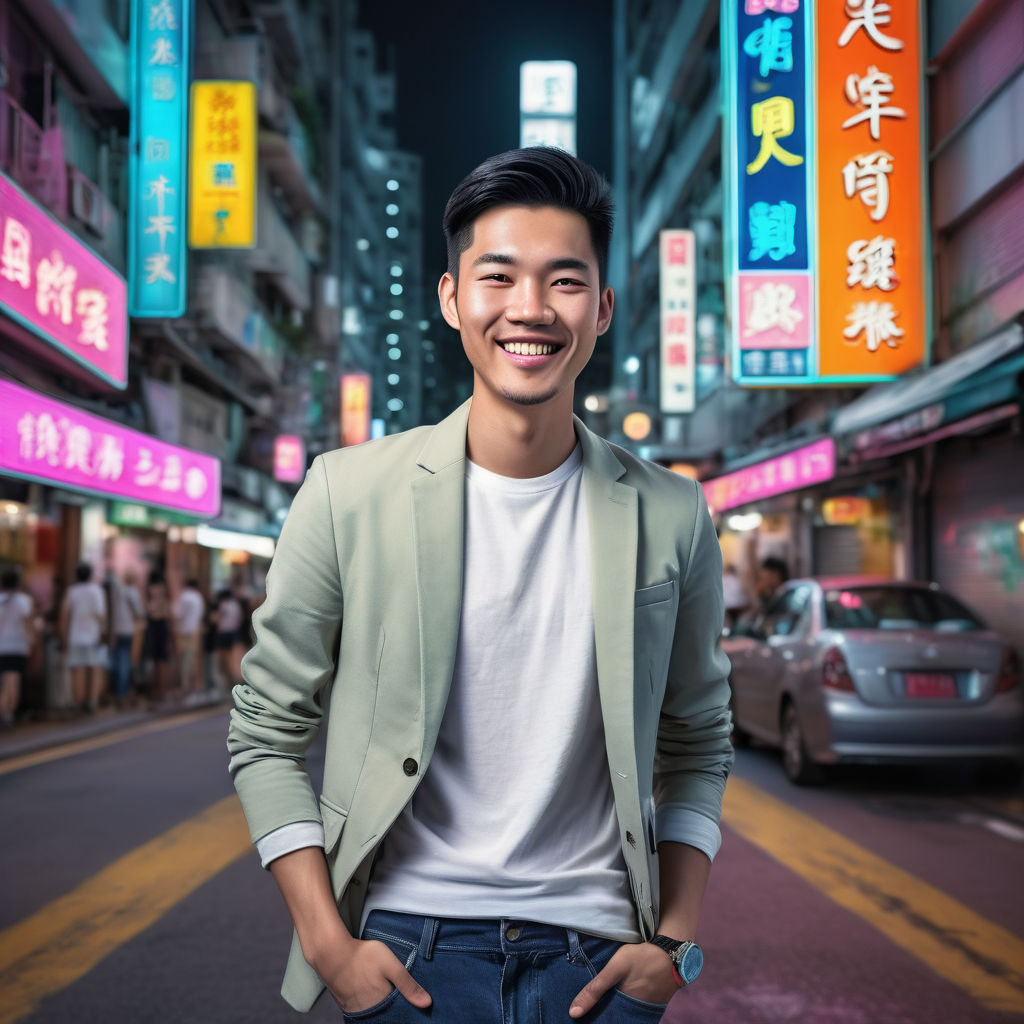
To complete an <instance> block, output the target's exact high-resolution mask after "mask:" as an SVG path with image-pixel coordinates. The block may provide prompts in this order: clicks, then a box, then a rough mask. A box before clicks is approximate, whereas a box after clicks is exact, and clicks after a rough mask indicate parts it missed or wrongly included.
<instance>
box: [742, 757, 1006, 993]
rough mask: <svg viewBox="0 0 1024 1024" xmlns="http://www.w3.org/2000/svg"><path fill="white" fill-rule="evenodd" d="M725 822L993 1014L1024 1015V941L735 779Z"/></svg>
mask: <svg viewBox="0 0 1024 1024" xmlns="http://www.w3.org/2000/svg"><path fill="white" fill-rule="evenodd" d="M723 820H724V823H725V824H726V825H728V826H729V827H730V828H731V829H733V830H734V831H736V832H738V833H739V834H740V835H742V836H743V837H744V838H745V839H747V840H749V841H750V842H751V843H753V844H754V845H755V846H758V847H760V848H761V849H762V850H764V851H765V852H766V853H768V854H769V855H770V856H772V857H773V858H774V859H775V860H777V861H779V863H781V864H784V865H785V866H786V867H788V868H790V869H791V870H792V871H795V872H796V873H797V874H798V875H800V876H801V877H802V878H804V879H806V880H807V881H808V882H810V883H811V884H812V885H813V886H814V887H815V888H817V889H819V890H821V892H823V893H824V894H825V895H826V896H828V897H829V898H830V899H832V900H834V901H835V902H836V903H838V904H839V905H840V906H842V907H845V908H846V909H847V910H850V911H852V912H853V913H855V914H857V915H858V916H859V917H862V918H863V919H864V920H865V921H867V922H868V923H869V924H872V925H874V926H875V927H876V928H878V929H879V931H881V932H883V933H884V934H885V935H886V936H887V937H888V938H889V939H891V940H892V941H893V942H894V943H896V945H898V946H901V947H902V948H903V949H905V950H906V951H907V952H908V953H911V954H912V955H913V956H915V957H917V958H918V959H919V960H921V961H923V962H924V963H925V964H927V965H928V966H929V967H930V968H931V969H932V970H934V971H936V972H937V973H938V974H940V975H942V976H943V977H944V978H946V979H947V980H949V981H951V982H953V984H955V985H959V986H960V987H961V988H962V989H965V990H966V991H967V992H968V993H969V994H970V995H971V996H972V997H973V998H974V999H976V1000H977V1001H978V1002H979V1003H982V1004H983V1005H984V1006H987V1007H989V1008H990V1009H993V1010H1003V1011H1009V1012H1016V1013H1024V941H1022V940H1021V939H1019V938H1018V937H1017V936H1016V935H1013V934H1011V933H1010V932H1008V931H1006V929H1004V928H1000V927H999V926H998V925H996V924H993V923H992V922H991V921H988V920H986V919H985V918H983V917H981V916H980V915H979V914H976V913H974V911H973V910H971V909H970V908H969V907H966V906H964V905H963V904H962V903H960V902H958V901H957V900H955V899H953V898H952V897H950V896H947V895H946V893H944V892H942V891H941V890H939V889H936V888H934V887H933V886H931V885H928V883H927V882H923V881H921V879H919V878H916V877H915V876H914V875H912V874H909V873H908V872H906V871H903V870H901V869H900V868H898V867H896V866H895V865H893V864H890V863H889V862H888V861H885V860H883V859H882V858H881V857H877V856H875V854H873V853H871V852H869V851H868V850H866V849H864V848H863V847H862V846H858V845H857V844H856V843H854V842H851V841H850V840H849V839H846V838H845V837H844V836H842V835H840V834H839V833H838V832H835V831H833V830H832V829H830V828H827V827H826V826H824V825H820V824H818V822H816V821H815V820H814V819H813V818H811V817H810V816H808V815H806V814H804V813H803V812H801V811H797V810H795V809H794V808H792V807H790V806H788V805H787V804H785V803H783V802H782V801H779V800H776V799H774V797H771V796H769V795H768V794H767V793H765V792H764V791H762V790H760V789H758V788H757V787H756V786H753V785H751V784H750V783H748V782H744V781H743V780H742V779H738V778H736V777H735V776H734V777H733V778H731V779H730V780H729V785H728V786H727V787H726V792H725V808H724V818H723Z"/></svg>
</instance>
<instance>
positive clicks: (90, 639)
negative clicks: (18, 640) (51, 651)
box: [60, 562, 107, 712]
mask: <svg viewBox="0 0 1024 1024" xmlns="http://www.w3.org/2000/svg"><path fill="white" fill-rule="evenodd" d="M75 581H76V582H75V583H74V584H73V585H72V586H70V587H68V592H67V593H66V594H65V595H64V604H63V605H62V607H61V617H60V627H61V628H60V631H61V636H62V637H63V638H64V644H65V647H66V651H67V665H68V668H69V669H70V670H71V694H72V697H73V698H74V702H75V704H76V705H78V707H80V708H81V709H82V710H83V711H87V712H92V711H95V710H96V708H97V707H99V703H100V697H101V696H102V694H103V687H104V684H105V683H106V676H107V643H106V637H107V595H106V594H105V593H104V591H103V588H102V587H101V586H100V585H99V584H98V583H93V582H92V566H91V565H89V564H88V563H87V562H83V563H82V564H81V565H80V566H78V568H77V569H75Z"/></svg>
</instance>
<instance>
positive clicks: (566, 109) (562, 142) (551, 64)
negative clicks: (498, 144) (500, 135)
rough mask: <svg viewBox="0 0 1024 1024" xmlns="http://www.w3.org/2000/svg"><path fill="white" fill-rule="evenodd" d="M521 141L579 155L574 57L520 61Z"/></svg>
mask: <svg viewBox="0 0 1024 1024" xmlns="http://www.w3.org/2000/svg"><path fill="white" fill-rule="evenodd" d="M519 145H520V146H524V147H525V146H555V147H557V148H558V149H564V150H565V151H566V152H567V153H572V154H573V155H574V156H575V155H576V65H575V64H574V63H573V62H572V61H571V60H527V61H524V62H523V63H522V64H520V65H519Z"/></svg>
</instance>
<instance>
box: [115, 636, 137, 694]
mask: <svg viewBox="0 0 1024 1024" xmlns="http://www.w3.org/2000/svg"><path fill="white" fill-rule="evenodd" d="M132 639H133V638H132V637H130V636H119V637H117V639H116V640H115V641H114V647H113V650H112V651H111V652H110V674H111V676H112V679H111V682H112V683H113V686H112V687H111V689H112V690H113V692H114V696H115V697H126V696H127V695H128V693H129V692H130V691H131V688H132Z"/></svg>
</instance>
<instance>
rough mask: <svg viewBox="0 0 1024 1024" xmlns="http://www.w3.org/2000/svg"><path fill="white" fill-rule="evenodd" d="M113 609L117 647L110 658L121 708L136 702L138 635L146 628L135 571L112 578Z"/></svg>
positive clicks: (114, 574)
mask: <svg viewBox="0 0 1024 1024" xmlns="http://www.w3.org/2000/svg"><path fill="white" fill-rule="evenodd" d="M109 583H110V588H109V590H110V603H111V608H112V615H111V619H112V622H111V632H112V633H113V647H112V650H111V655H110V675H111V684H112V685H111V690H112V691H113V697H114V702H115V704H117V706H118V707H125V706H127V704H128V702H129V701H131V700H132V699H133V694H134V689H135V680H134V658H133V653H132V652H133V649H134V646H135V634H136V633H137V632H138V631H139V629H140V628H144V626H145V622H146V610H145V608H143V606H142V595H141V594H140V593H139V578H138V576H137V574H136V572H135V570H134V569H125V572H124V577H123V578H122V579H118V578H117V573H114V572H112V573H111V574H110V576H109Z"/></svg>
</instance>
